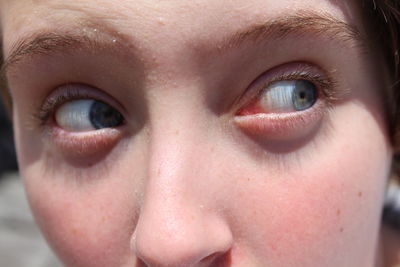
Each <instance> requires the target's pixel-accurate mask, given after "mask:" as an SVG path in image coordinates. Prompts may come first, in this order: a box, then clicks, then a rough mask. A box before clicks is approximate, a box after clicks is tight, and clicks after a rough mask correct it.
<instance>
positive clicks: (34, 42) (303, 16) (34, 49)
mask: <svg viewBox="0 0 400 267" xmlns="http://www.w3.org/2000/svg"><path fill="white" fill-rule="evenodd" d="M95 29H96V28H95ZM104 29H105V30H104ZM104 29H102V28H100V30H98V33H99V35H97V34H93V33H92V34H87V33H85V32H82V33H78V34H72V33H55V32H39V33H35V34H32V35H30V36H27V37H24V38H21V39H20V40H18V41H17V42H16V43H14V44H13V45H12V48H11V52H10V55H9V56H8V57H7V58H6V59H5V60H4V61H3V62H2V66H1V70H0V72H1V75H2V76H4V75H5V73H6V72H7V70H8V69H9V68H10V67H11V66H13V65H16V63H18V62H19V61H21V60H23V59H25V58H29V57H32V56H34V55H49V54H54V53H57V52H65V51H71V50H72V51H73V49H84V48H86V49H88V51H98V50H100V49H105V48H112V49H113V50H115V51H116V52H117V51H121V50H120V49H118V48H120V47H121V45H125V46H126V45H128V46H129V47H132V46H130V45H129V42H130V41H129V40H128V38H126V36H123V35H121V34H120V33H119V32H118V31H116V30H112V29H110V28H109V27H105V28H104ZM103 33H105V34H103ZM306 34H313V35H321V36H324V37H327V38H328V39H330V40H337V41H340V42H343V43H349V44H352V45H354V44H355V45H358V46H364V45H365V40H364V38H363V36H362V34H361V33H360V31H359V30H358V29H357V28H356V27H354V26H352V25H349V24H348V23H346V22H344V21H341V20H339V19H337V18H335V17H333V16H331V15H329V14H324V13H310V12H299V13H296V14H294V15H290V16H286V17H281V18H277V19H272V20H269V21H266V22H264V23H262V24H255V25H250V26H249V27H247V28H245V29H244V30H240V31H238V32H236V33H234V34H232V35H230V36H229V37H227V38H224V39H223V40H222V41H220V42H219V43H216V44H215V47H216V50H218V51H225V50H230V49H234V48H237V47H240V46H241V45H242V44H243V43H246V42H249V41H252V42H260V41H264V40H268V39H284V38H285V37H287V36H292V35H299V36H302V35H306ZM101 35H105V36H107V37H106V38H104V36H101ZM0 59H1V58H0Z"/></svg>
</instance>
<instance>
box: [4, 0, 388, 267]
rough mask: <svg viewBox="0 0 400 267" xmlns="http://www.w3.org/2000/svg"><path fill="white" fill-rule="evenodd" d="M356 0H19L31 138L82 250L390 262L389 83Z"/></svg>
mask: <svg viewBox="0 0 400 267" xmlns="http://www.w3.org/2000/svg"><path fill="white" fill-rule="evenodd" d="M355 2H356V1H354V3H353V1H352V2H349V1H339V0H338V1H330V0H323V1H321V0H307V1H305V0H301V1H300V0H298V1H297V0H291V1H289V0H282V1H273V0H251V1H236V0H233V1H206V0H198V1H147V0H136V1H133V0H121V1H109V0H90V1H88V0H76V1H62V0H51V1H50V0H48V1H46V0H41V1H29V0H18V1H17V0H15V1H14V0H13V1H12V0H2V1H1V6H0V10H1V11H0V12H1V25H2V33H3V40H4V44H3V45H4V54H5V57H6V58H7V61H6V62H7V63H6V73H7V78H8V82H9V88H10V91H11V95H12V97H13V105H14V106H13V116H14V124H15V134H16V141H17V150H18V157H19V163H20V167H21V172H22V175H23V177H24V182H25V186H26V191H27V194H28V198H29V201H30V203H31V206H32V209H33V211H34V214H35V217H36V219H37V222H38V224H39V225H40V227H41V229H42V231H43V233H44V235H45V237H46V238H47V240H48V241H49V243H50V244H51V246H52V247H53V248H54V250H55V251H56V253H57V254H58V255H59V257H60V258H61V259H62V261H64V262H65V264H66V265H67V266H74V267H76V266H85V267H87V266H91V267H93V266H217V265H218V266H220V265H221V266H297V267H298V266H332V267H337V266H374V264H375V259H376V255H377V254H378V250H379V249H378V247H379V245H378V243H379V242H378V236H379V233H378V232H379V225H380V212H381V207H382V202H383V195H384V189H385V184H386V180H387V177H388V175H389V169H390V164H391V156H392V150H391V147H390V144H389V140H388V133H387V131H386V129H387V121H386V116H385V110H384V106H383V105H384V92H385V89H384V88H385V86H386V83H385V81H384V79H383V78H382V75H381V72H380V70H381V69H382V67H381V65H380V64H379V61H378V60H377V58H376V56H375V55H373V53H371V50H370V48H369V47H368V44H367V42H366V39H365V34H366V33H365V27H364V26H363V23H362V21H363V20H362V17H361V10H360V9H361V8H360V9H359V7H358V6H356V5H355Z"/></svg>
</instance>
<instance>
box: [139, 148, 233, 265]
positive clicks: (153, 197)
mask: <svg viewBox="0 0 400 267" xmlns="http://www.w3.org/2000/svg"><path fill="white" fill-rule="evenodd" d="M169 143H170V144H171V142H169ZM184 150H185V149H182V148H180V149H178V148H171V147H169V149H163V151H162V152H163V153H161V151H158V152H160V153H155V155H158V156H155V157H153V158H152V162H153V163H154V162H156V163H157V164H154V165H153V168H150V169H151V170H154V171H149V173H150V174H149V177H148V179H147V184H146V190H145V196H144V201H143V203H142V206H141V207H142V208H141V211H140V215H139V219H138V222H137V225H136V228H135V231H134V233H133V235H132V238H131V249H132V251H133V253H134V254H135V256H136V257H137V259H139V261H141V262H142V263H144V264H145V265H146V266H157V267H162V266H179V267H180V266H182V267H184V266H193V267H197V266H216V265H218V266H222V265H223V264H226V263H227V261H228V257H229V251H230V249H231V246H232V233H231V231H230V228H229V225H228V223H227V221H226V220H224V216H223V215H222V214H221V210H222V209H217V208H216V207H215V205H216V204H213V203H215V202H213V201H211V200H210V199H213V196H212V193H210V190H209V188H205V187H206V186H205V184H207V183H204V180H207V179H210V178H212V177H205V176H204V175H205V172H204V171H202V170H204V169H205V168H204V167H197V168H196V167H195V166H194V165H193V164H198V162H199V158H201V156H197V157H196V160H195V161H193V160H191V159H193V156H190V155H188V154H186V153H185V152H184ZM195 150H196V149H194V150H192V149H188V150H187V151H188V152H189V153H190V154H192V155H193V153H196V151H195ZM199 154H201V152H199V153H198V155H199ZM153 155H154V154H153ZM155 165H157V167H156V166H155ZM202 166H203V165H202ZM207 173H208V174H210V173H209V172H207ZM199 179H201V180H202V181H203V182H199Z"/></svg>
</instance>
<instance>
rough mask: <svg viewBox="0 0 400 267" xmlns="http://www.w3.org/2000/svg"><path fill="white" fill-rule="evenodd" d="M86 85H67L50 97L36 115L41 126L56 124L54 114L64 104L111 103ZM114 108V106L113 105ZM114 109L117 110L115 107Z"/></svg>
mask: <svg viewBox="0 0 400 267" xmlns="http://www.w3.org/2000/svg"><path fill="white" fill-rule="evenodd" d="M86 87H89V86H86V85H80V84H67V85H63V86H60V87H59V89H56V91H54V92H53V93H52V94H51V95H50V96H48V97H47V99H46V100H45V102H44V104H43V105H42V106H40V107H39V111H38V113H37V114H36V116H35V117H36V118H37V119H38V121H39V124H40V125H41V126H46V125H47V124H48V123H54V118H53V116H54V113H55V111H56V110H57V109H58V108H59V107H60V106H62V105H63V104H65V103H67V102H69V101H72V100H81V99H94V100H98V101H102V102H105V103H109V100H108V99H107V98H106V97H104V96H102V94H101V93H97V92H94V90H92V89H88V88H86ZM111 106H113V105H111ZM113 108H115V107H114V106H113Z"/></svg>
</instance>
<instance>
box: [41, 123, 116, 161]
mask: <svg viewBox="0 0 400 267" xmlns="http://www.w3.org/2000/svg"><path fill="white" fill-rule="evenodd" d="M45 135H46V138H49V139H50V140H51V141H50V142H51V143H52V144H53V145H54V146H55V147H56V148H57V149H58V151H60V152H61V153H63V154H64V155H66V156H79V155H81V156H85V157H90V156H93V155H96V154H99V153H102V152H106V151H109V150H110V149H111V148H112V147H114V146H115V145H116V143H117V142H118V141H119V140H120V139H121V138H122V135H123V133H122V129H120V128H105V129H100V130H96V131H88V132H68V131H65V130H64V129H62V128H60V127H57V126H49V127H48V129H46V131H45Z"/></svg>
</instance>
